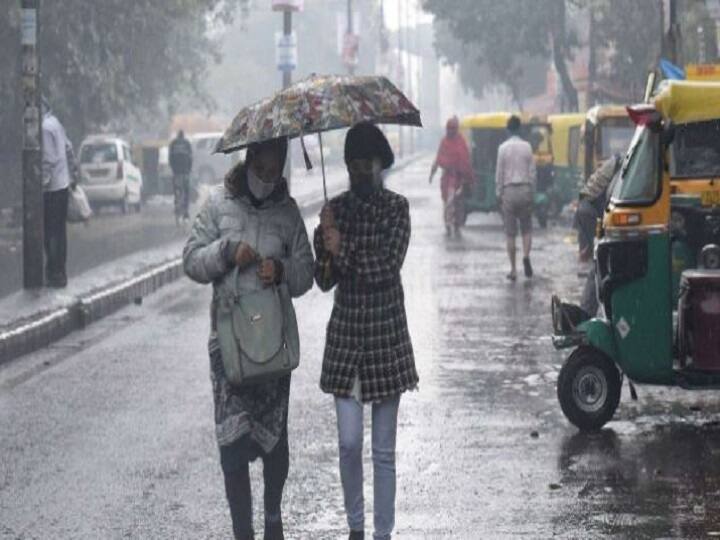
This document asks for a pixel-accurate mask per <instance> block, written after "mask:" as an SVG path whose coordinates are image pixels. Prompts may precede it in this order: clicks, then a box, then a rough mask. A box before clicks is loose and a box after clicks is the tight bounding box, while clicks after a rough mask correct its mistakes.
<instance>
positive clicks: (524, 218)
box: [495, 116, 537, 281]
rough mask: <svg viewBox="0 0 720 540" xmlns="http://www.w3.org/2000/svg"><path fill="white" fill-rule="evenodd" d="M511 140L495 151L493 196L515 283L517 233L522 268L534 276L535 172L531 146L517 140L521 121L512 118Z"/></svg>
mask: <svg viewBox="0 0 720 540" xmlns="http://www.w3.org/2000/svg"><path fill="white" fill-rule="evenodd" d="M507 129H508V132H509V133H510V138H509V139H508V140H506V141H505V142H504V143H502V144H501V145H500V148H498V157H497V167H496V169H495V194H496V195H497V199H498V205H499V206H500V209H501V211H502V216H503V221H504V224H505V235H506V239H507V252H508V257H509V258H510V273H509V274H508V275H507V278H508V279H509V280H511V281H515V280H516V279H517V271H516V268H515V238H516V237H517V233H518V222H519V223H520V233H521V234H522V238H523V266H524V270H525V276H526V277H528V278H531V277H532V275H533V270H532V265H531V264H530V248H531V247H532V211H533V199H534V194H535V183H536V178H537V171H536V169H535V157H534V156H533V151H532V147H531V146H530V143H528V142H527V141H525V140H523V139H522V138H520V119H519V118H518V117H517V116H511V117H510V120H508V123H507Z"/></svg>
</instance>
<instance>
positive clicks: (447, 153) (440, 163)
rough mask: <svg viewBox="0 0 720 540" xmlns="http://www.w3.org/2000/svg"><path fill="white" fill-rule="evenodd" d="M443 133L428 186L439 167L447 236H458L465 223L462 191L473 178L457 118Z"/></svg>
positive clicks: (466, 147) (449, 122)
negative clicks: (453, 234)
mask: <svg viewBox="0 0 720 540" xmlns="http://www.w3.org/2000/svg"><path fill="white" fill-rule="evenodd" d="M445 130H446V134H445V137H443V140H442V142H441V143H440V148H439V149H438V153H437V157H436V158H435V162H434V163H433V166H432V169H431V171H430V183H432V180H433V177H434V176H435V172H436V171H437V169H438V167H440V168H441V169H442V171H443V172H442V177H441V178H440V190H441V194H442V200H443V203H444V205H445V206H444V217H445V230H446V232H447V235H448V236H450V235H451V234H452V232H453V231H455V234H456V235H459V234H460V225H462V224H463V223H464V221H465V211H464V207H463V199H462V195H463V190H464V189H465V187H466V186H467V185H468V184H470V183H472V182H473V181H474V179H475V175H474V173H473V169H472V164H471V162H470V151H469V150H468V146H467V143H466V142H465V139H464V138H463V136H462V135H461V134H460V122H459V121H458V119H457V116H454V117H452V118H450V120H448V121H447V125H446V127H445Z"/></svg>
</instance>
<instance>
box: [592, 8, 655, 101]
mask: <svg viewBox="0 0 720 540" xmlns="http://www.w3.org/2000/svg"><path fill="white" fill-rule="evenodd" d="M592 8H594V9H595V21H596V30H597V45H598V55H599V56H601V57H602V56H605V57H606V58H605V61H604V62H600V64H603V70H602V72H601V73H600V75H601V76H602V77H603V78H605V79H607V80H608V81H609V82H610V83H611V86H612V87H613V88H616V89H617V90H619V91H620V92H621V95H617V96H614V98H615V100H618V101H627V102H633V101H638V100H640V99H642V96H643V93H644V91H645V82H646V80H647V74H648V71H650V70H653V69H655V67H656V66H657V62H658V58H659V56H660V49H661V45H662V33H661V30H660V22H661V21H660V11H659V10H658V2H657V1H655V0H603V1H602V2H596V3H595V4H594V6H592Z"/></svg>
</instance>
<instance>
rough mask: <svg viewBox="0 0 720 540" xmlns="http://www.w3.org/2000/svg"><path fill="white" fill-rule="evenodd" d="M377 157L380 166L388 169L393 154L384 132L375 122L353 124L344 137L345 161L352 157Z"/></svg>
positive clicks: (392, 161)
mask: <svg viewBox="0 0 720 540" xmlns="http://www.w3.org/2000/svg"><path fill="white" fill-rule="evenodd" d="M373 158H379V159H380V162H381V163H382V168H383V170H384V169H389V168H390V167H392V166H393V163H395V156H394V154H393V151H392V148H390V143H389V142H388V140H387V138H385V134H384V133H383V132H382V131H381V130H380V128H378V127H377V126H376V125H375V124H371V123H370V122H361V123H359V124H355V125H354V126H353V127H352V128H350V131H348V132H347V136H346V137H345V163H348V162H349V161H350V160H353V159H373Z"/></svg>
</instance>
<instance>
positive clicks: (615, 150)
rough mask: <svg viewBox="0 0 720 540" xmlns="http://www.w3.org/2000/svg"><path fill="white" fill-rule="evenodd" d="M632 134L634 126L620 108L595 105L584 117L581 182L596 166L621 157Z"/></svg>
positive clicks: (625, 112)
mask: <svg viewBox="0 0 720 540" xmlns="http://www.w3.org/2000/svg"><path fill="white" fill-rule="evenodd" d="M633 133H635V125H634V124H633V122H632V121H631V120H630V118H629V117H628V112H627V109H626V108H625V106H624V105H596V106H595V107H593V108H592V109H590V110H589V111H588V112H587V114H586V115H585V125H584V126H583V134H582V135H583V143H584V147H585V159H584V161H585V163H584V166H585V174H584V176H585V180H587V179H588V178H590V175H591V174H592V173H593V172H595V171H596V170H597V168H598V167H599V166H600V164H601V163H602V162H603V161H605V160H606V159H608V158H610V157H612V156H613V155H615V154H625V152H626V151H627V149H628V146H629V144H630V141H631V140H632V137H633Z"/></svg>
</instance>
